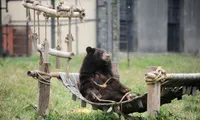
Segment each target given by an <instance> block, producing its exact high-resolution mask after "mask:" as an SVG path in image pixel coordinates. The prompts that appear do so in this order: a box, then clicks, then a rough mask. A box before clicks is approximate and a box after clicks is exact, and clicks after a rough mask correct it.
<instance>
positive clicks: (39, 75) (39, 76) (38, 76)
mask: <svg viewBox="0 0 200 120" xmlns="http://www.w3.org/2000/svg"><path fill="white" fill-rule="evenodd" d="M32 77H33V78H34V79H35V80H37V81H39V82H40V83H43V84H46V85H50V83H51V82H50V81H49V80H50V79H51V76H50V75H49V74H48V73H45V72H41V71H35V74H34V75H33V76H32Z"/></svg>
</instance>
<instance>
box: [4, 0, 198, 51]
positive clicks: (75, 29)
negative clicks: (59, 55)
mask: <svg viewBox="0 0 200 120" xmlns="http://www.w3.org/2000/svg"><path fill="white" fill-rule="evenodd" d="M57 2H58V0H56V3H55V5H57V4H58V3H57ZM6 3H7V4H6ZM42 3H43V4H46V5H49V4H51V0H49V1H48V0H42ZM1 4H2V5H1V6H2V7H1V8H4V7H6V6H7V9H1V13H2V17H1V20H2V24H3V26H2V29H3V33H5V31H6V30H5V29H6V25H8V27H9V30H8V31H9V32H10V31H11V30H10V28H12V29H16V27H17V29H19V28H18V27H24V28H26V27H27V26H28V29H27V28H26V29H23V30H21V29H20V30H21V31H24V32H27V31H28V32H29V33H31V32H33V26H32V25H33V22H29V23H27V22H26V16H27V10H26V9H25V8H24V7H23V6H22V5H21V0H7V2H6V0H1ZM65 5H81V6H83V7H84V8H85V11H86V17H85V22H84V23H80V21H79V20H73V21H72V23H73V25H72V35H73V37H74V40H75V41H74V42H73V52H74V53H77V54H81V53H84V52H85V48H86V47H87V46H92V47H95V46H97V47H101V48H104V49H106V50H108V51H109V52H112V50H113V32H112V31H113V17H112V13H113V11H112V6H113V5H114V4H113V3H112V0H67V1H66V0H65ZM118 6H119V13H118V15H119V25H120V34H119V36H120V40H119V49H120V50H121V51H131V52H178V53H179V52H180V53H195V54H197V53H200V47H199V46H200V22H199V21H200V14H199V11H200V7H199V6H200V0H118ZM6 11H7V13H6ZM31 16H32V17H33V12H31ZM32 19H33V18H32ZM40 20H41V22H40V24H41V28H40V31H41V33H40V34H41V41H43V40H44V17H43V16H42V15H41V16H40ZM6 21H7V22H6ZM60 23H61V25H62V31H61V32H62V50H64V51H66V50H67V48H66V46H67V45H66V43H65V37H66V35H67V33H68V25H67V24H68V21H67V19H61V20H60ZM55 24H56V20H55ZM36 32H37V31H36ZM56 32H57V31H56V29H55V45H56V40H57V37H56ZM52 36H54V35H52V34H51V20H49V23H48V40H49V41H50V42H51V41H52V39H53V38H52ZM2 38H3V39H4V40H2V44H4V45H2V46H3V47H4V49H7V48H6V45H7V46H8V47H10V48H9V49H11V48H13V51H9V52H12V53H15V51H16V50H14V47H13V46H14V45H16V41H17V40H16V39H14V38H15V37H9V36H8V37H7V38H6V37H5V34H3V37H2ZM24 38H25V41H26V44H24V42H23V44H20V42H19V43H18V42H17V44H20V45H23V46H24V45H25V47H24V49H23V50H25V49H26V50H28V51H31V47H30V46H31V45H29V44H31V42H30V41H31V40H30V39H28V37H24ZM24 38H23V39H24ZM6 39H13V40H6ZM3 41H4V42H3ZM7 41H12V42H11V43H12V44H13V45H11V43H10V42H7ZM5 42H7V43H5ZM55 45H54V46H55ZM54 46H52V47H54ZM25 53H27V54H31V53H30V52H25Z"/></svg>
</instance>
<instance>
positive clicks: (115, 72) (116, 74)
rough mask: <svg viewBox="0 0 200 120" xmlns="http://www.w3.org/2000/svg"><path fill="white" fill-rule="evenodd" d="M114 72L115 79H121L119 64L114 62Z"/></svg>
mask: <svg viewBox="0 0 200 120" xmlns="http://www.w3.org/2000/svg"><path fill="white" fill-rule="evenodd" d="M112 72H113V74H114V75H113V76H114V77H115V78H118V79H120V75H119V62H112Z"/></svg>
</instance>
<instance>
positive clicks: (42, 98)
mask: <svg viewBox="0 0 200 120" xmlns="http://www.w3.org/2000/svg"><path fill="white" fill-rule="evenodd" d="M48 49H49V43H48V41H47V40H45V42H44V64H43V67H42V66H41V65H40V70H41V71H44V72H46V73H50V69H49V67H50V64H49V63H48V61H49V55H48V51H49V50H48ZM49 98H50V85H46V84H43V83H40V82H39V98H38V116H39V118H41V117H44V115H46V114H48V106H49Z"/></svg>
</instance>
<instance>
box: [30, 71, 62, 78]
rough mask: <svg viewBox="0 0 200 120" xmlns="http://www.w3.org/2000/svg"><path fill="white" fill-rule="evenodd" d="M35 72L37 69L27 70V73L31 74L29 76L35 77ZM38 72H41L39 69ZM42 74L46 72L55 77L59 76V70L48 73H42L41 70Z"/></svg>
mask: <svg viewBox="0 0 200 120" xmlns="http://www.w3.org/2000/svg"><path fill="white" fill-rule="evenodd" d="M37 72H38V70H29V71H28V72H27V75H28V76H31V77H36V78H37ZM39 72H42V71H39ZM42 74H48V75H49V76H51V77H56V78H59V77H60V75H59V72H50V73H44V72H42Z"/></svg>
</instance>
